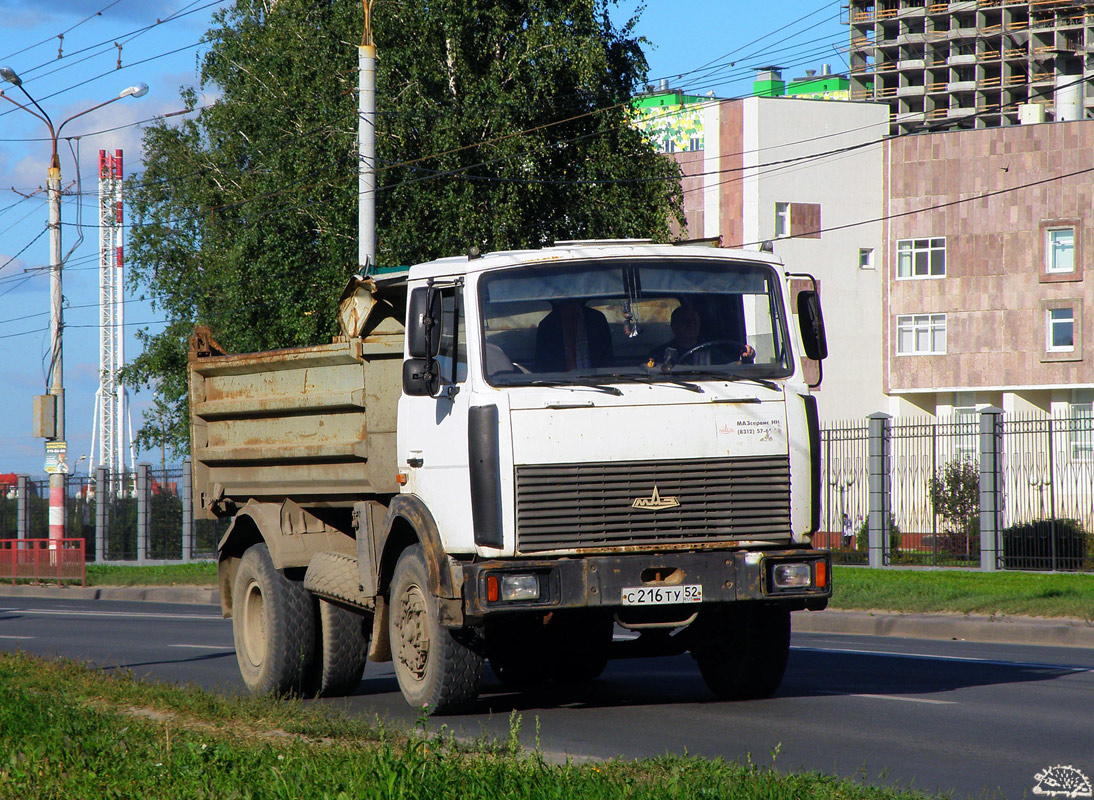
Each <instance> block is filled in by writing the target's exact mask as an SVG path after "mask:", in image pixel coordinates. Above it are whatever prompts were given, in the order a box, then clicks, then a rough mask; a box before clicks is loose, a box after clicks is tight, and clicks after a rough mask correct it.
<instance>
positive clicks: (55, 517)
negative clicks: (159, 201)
mask: <svg viewBox="0 0 1094 800" xmlns="http://www.w3.org/2000/svg"><path fill="white" fill-rule="evenodd" d="M0 78H3V79H4V80H5V81H7V82H8V83H10V84H12V85H13V86H15V87H17V88H18V89H19V91H21V92H22V93H23V94H24V95H26V97H27V99H28V100H29V101H30V102H31V105H33V106H34V108H36V109H38V110H37V111H33V110H31V109H30V108H28V107H27V106H25V105H23V104H22V103H20V102H18V101H17V100H13V99H12V98H10V97H8V96H7V95H6V94H4V93H3V92H2V91H0V97H3V98H4V99H5V100H7V101H8V102H9V103H12V104H14V105H16V106H18V107H19V108H21V109H23V111H26V112H27V113H28V114H30V115H32V116H34V117H37V118H38V119H40V120H41V121H42V122H44V123H45V124H46V127H47V128H49V138H50V141H51V142H52V144H53V150H52V154H51V157H50V161H49V174H48V177H47V181H46V191H47V194H48V196H49V233H50V236H49V288H50V340H51V342H50V343H51V347H50V361H49V395H47V397H52V398H53V399H52V401H51V403H52V409H51V410H50V412H49V413H48V414H47V415H46V416H47V417H49V418H50V419H52V421H53V424H52V426H50V425H49V424H48V422H47V423H46V424H45V425H44V426H43V430H42V431H41V432H40V434H39V435H42V434H44V436H45V438H46V439H52V440H53V441H54V442H56V443H58V445H59V447H58V450H57V452H56V454H55V457H56V461H55V462H54V466H53V470H52V471H51V472H50V476H49V538H50V539H51V540H59V539H63V538H65V473H67V472H68V465H67V464H66V463H65V460H64V446H65V388H64V370H63V368H62V363H63V362H62V346H61V344H62V336H63V333H64V319H63V317H62V310H61V301H62V297H61V161H60V159H59V158H58V157H57V139H58V138H59V137H60V135H61V129H62V128H64V127H65V125H67V124H68V123H70V122H72V120H74V119H76V118H77V117H82V116H83V115H84V114H90V113H91V112H92V111H95V110H97V109H100V108H102V107H103V106H106V105H110V104H111V103H113V102H114V101H116V100H121V99H122V98H123V97H130V96H133V97H143V96H144V95H146V94H147V93H148V86H147V84H144V83H138V84H136V85H135V86H130V87H129V88H127V89H123V90H122V91H121V92H119V93H118V96H117V97H112V98H110V99H109V100H107V101H105V102H102V103H99V104H97V105H94V106H92V107H91V108H88V109H84V110H83V111H80V112H79V113H77V114H73V115H72V116H71V117H68V118H67V119H65V120H64V121H63V122H62V123H61V124H60V125H58V126H57V127H56V128H54V126H53V120H52V119H50V116H49V114H47V113H46V112H45V109H43V108H42V107H41V106H40V105H38V101H37V100H35V99H34V98H33V97H31V96H30V93H29V92H28V91H27V90H26V89H25V88H24V87H23V81H22V79H21V78H20V77H19V75H18V74H16V72H15V70H13V69H12V68H11V67H0Z"/></svg>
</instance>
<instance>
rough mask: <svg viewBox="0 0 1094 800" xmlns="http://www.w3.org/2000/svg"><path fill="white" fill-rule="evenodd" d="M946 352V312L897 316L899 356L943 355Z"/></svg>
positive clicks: (897, 348) (897, 349) (897, 347)
mask: <svg viewBox="0 0 1094 800" xmlns="http://www.w3.org/2000/svg"><path fill="white" fill-rule="evenodd" d="M945 352H946V315H945V314H908V315H905V316H898V317H897V318H896V353H897V355H898V356H927V355H942V354H944V353H945Z"/></svg>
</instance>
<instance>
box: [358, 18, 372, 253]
mask: <svg viewBox="0 0 1094 800" xmlns="http://www.w3.org/2000/svg"><path fill="white" fill-rule="evenodd" d="M362 2H363V3H364V6H365V29H364V34H363V35H362V37H361V46H360V47H359V48H358V50H357V70H358V99H357V102H358V111H357V150H358V158H359V161H358V167H357V169H358V176H357V192H358V199H357V228H358V231H357V262H358V264H359V266H360V268H361V270H362V271H363V272H366V273H367V272H368V271H369V270H371V269H373V268H374V267H375V266H376V45H375V43H374V42H373V39H372V3H373V0H362Z"/></svg>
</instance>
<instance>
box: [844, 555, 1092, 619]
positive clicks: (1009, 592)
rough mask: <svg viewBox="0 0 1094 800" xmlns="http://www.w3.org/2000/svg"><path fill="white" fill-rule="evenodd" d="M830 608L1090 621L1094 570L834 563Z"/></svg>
mask: <svg viewBox="0 0 1094 800" xmlns="http://www.w3.org/2000/svg"><path fill="white" fill-rule="evenodd" d="M834 573H835V574H834V576H833V587H834V589H833V597H832V603H831V607H832V608H843V609H863V610H866V609H869V610H874V609H876V610H884V611H903V612H908V613H917V612H918V613H927V612H957V613H964V614H1008V615H1025V616H1039V617H1075V618H1077V619H1085V620H1094V575H1090V574H1081V575H1071V574H1062V573H1054V574H1033V573H1028V572H989V573H983V572H963V571H958V570H946V569H939V570H899V569H866V568H863V567H839V566H837V567H835V569H834Z"/></svg>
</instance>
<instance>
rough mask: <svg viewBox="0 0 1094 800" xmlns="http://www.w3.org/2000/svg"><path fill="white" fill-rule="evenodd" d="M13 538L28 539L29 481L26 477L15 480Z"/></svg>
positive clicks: (21, 476) (22, 476)
mask: <svg viewBox="0 0 1094 800" xmlns="http://www.w3.org/2000/svg"><path fill="white" fill-rule="evenodd" d="M15 538H17V539H29V538H30V481H29V480H27V476H26V475H20V476H19V477H17V478H16V479H15Z"/></svg>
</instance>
